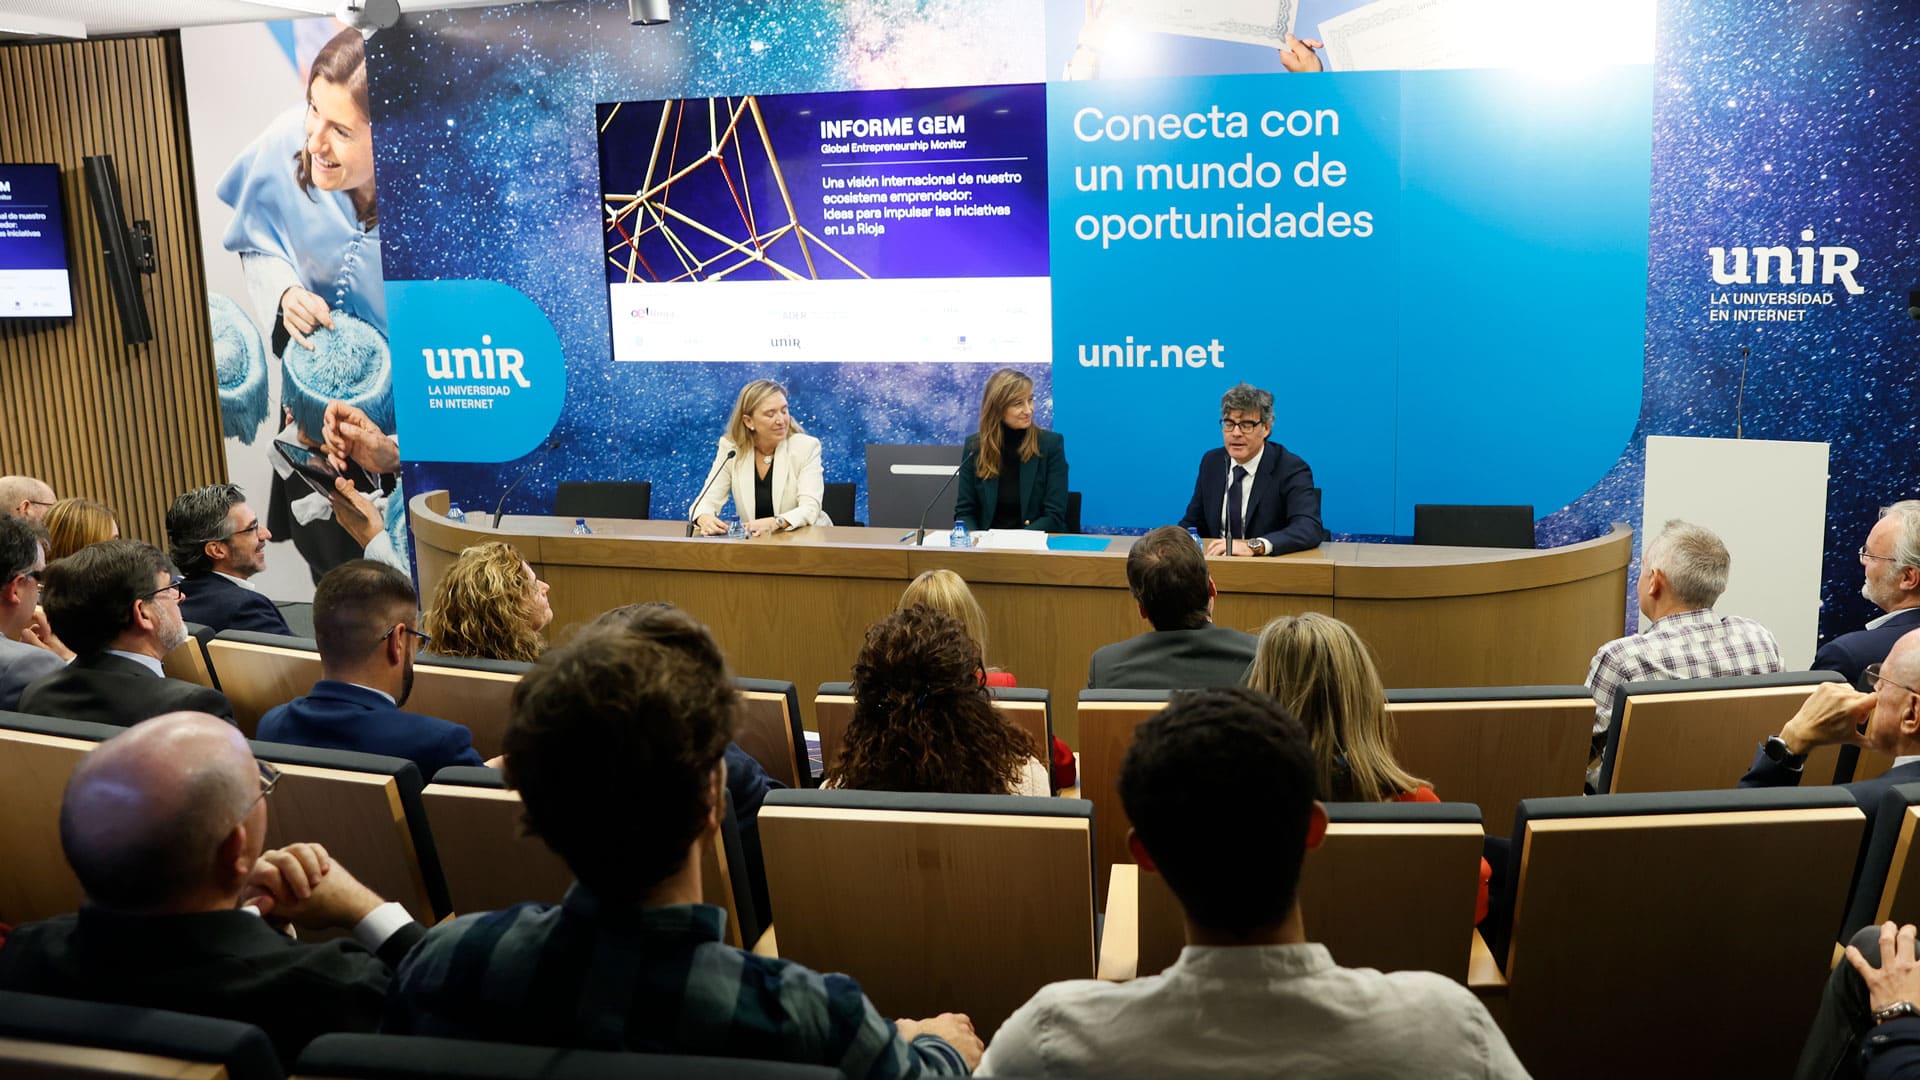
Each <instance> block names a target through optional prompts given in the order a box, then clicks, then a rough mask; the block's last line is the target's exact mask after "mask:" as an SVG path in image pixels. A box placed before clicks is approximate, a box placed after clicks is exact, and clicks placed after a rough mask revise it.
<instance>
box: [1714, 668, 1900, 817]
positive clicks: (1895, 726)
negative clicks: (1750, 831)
mask: <svg viewBox="0 0 1920 1080" xmlns="http://www.w3.org/2000/svg"><path fill="white" fill-rule="evenodd" d="M1860 677H1861V680H1862V681H1864V682H1866V683H1867V684H1868V685H1869V686H1871V687H1873V689H1872V690H1871V691H1868V692H1866V693H1862V692H1860V691H1858V690H1855V689H1854V688H1853V687H1851V686H1848V685H1847V684H1846V683H1821V684H1820V685H1818V686H1816V687H1814V688H1813V693H1812V694H1809V695H1808V696H1807V700H1806V703H1805V704H1803V705H1801V706H1800V710H1799V711H1798V712H1796V713H1794V714H1793V718H1792V719H1790V720H1788V721H1787V724H1786V726H1785V727H1783V728H1781V729H1780V734H1778V735H1773V736H1770V737H1768V739H1767V741H1766V742H1763V743H1761V744H1760V750H1759V752H1758V753H1756V754H1754V756H1753V767H1752V768H1750V769H1748V770H1747V775H1745V776H1743V777H1741V778H1740V786H1741V787H1797V786H1799V784H1800V772H1801V768H1802V767H1803V766H1804V765H1805V764H1806V762H1807V753H1808V752H1809V751H1811V750H1812V749H1814V748H1815V747H1817V746H1831V745H1835V744H1838V745H1840V746H1859V747H1863V748H1865V749H1869V750H1878V751H1880V752H1881V753H1883V754H1886V755H1887V756H1889V757H1891V758H1893V767H1892V768H1890V769H1888V770H1887V771H1886V772H1884V773H1881V774H1880V775H1879V776H1876V777H1874V778H1873V779H1871V780H1856V781H1854V782H1853V783H1851V784H1848V785H1846V788H1847V790H1848V791H1850V792H1852V793H1853V797H1854V799H1855V801H1857V802H1858V803H1859V804H1860V809H1861V810H1863V811H1865V812H1866V815H1867V832H1868V833H1869V834H1871V833H1872V832H1873V818H1874V811H1875V810H1877V809H1878V808H1879V806H1880V796H1882V795H1885V794H1886V793H1887V789H1888V788H1890V787H1892V786H1893V785H1895V784H1908V783H1912V782H1913V781H1915V780H1920V690H1916V689H1915V688H1916V687H1920V630H1912V631H1908V633H1907V634H1906V636H1904V637H1902V638H1901V639H1900V640H1899V641H1897V642H1894V645H1893V649H1892V650H1891V651H1890V652H1888V653H1887V659H1886V662H1885V663H1884V664H1869V665H1867V669H1866V671H1865V672H1863V673H1862V674H1861V676H1860ZM1818 782H1819V783H1823V784H1824V783H1826V782H1827V778H1824V777H1823V778H1819V780H1818Z"/></svg>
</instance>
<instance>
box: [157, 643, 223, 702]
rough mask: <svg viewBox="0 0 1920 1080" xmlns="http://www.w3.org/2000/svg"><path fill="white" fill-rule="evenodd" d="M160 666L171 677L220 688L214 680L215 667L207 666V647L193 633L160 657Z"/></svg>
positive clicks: (196, 684)
mask: <svg viewBox="0 0 1920 1080" xmlns="http://www.w3.org/2000/svg"><path fill="white" fill-rule="evenodd" d="M160 668H161V670H162V671H165V672H166V673H167V678H169V679H179V680H181V681H182V682H190V683H192V684H193V685H195V686H204V687H206V688H207V689H209V690H218V689H219V688H220V687H219V684H218V683H216V682H214V680H213V669H212V668H211V667H209V666H207V651H206V647H205V646H203V645H201V644H200V641H199V639H197V638H195V637H194V636H193V635H192V634H188V635H187V640H185V641H183V642H181V643H180V644H178V645H175V646H174V647H173V650H172V651H171V652H169V653H167V655H165V656H163V657H161V658H160Z"/></svg>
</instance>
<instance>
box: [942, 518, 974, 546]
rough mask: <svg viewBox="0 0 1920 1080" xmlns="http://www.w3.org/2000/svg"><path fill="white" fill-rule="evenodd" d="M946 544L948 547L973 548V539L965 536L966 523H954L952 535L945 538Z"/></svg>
mask: <svg viewBox="0 0 1920 1080" xmlns="http://www.w3.org/2000/svg"><path fill="white" fill-rule="evenodd" d="M947 544H948V546H950V547H972V546H973V537H971V536H968V535H967V523H966V522H964V521H956V522H954V523H953V533H952V534H951V535H950V536H948V537H947Z"/></svg>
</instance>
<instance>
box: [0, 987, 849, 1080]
mask: <svg viewBox="0 0 1920 1080" xmlns="http://www.w3.org/2000/svg"><path fill="white" fill-rule="evenodd" d="M293 1074H294V1075H295V1076H297V1077H302V1078H306V1080H441V1078H444V1080H508V1078H520V1077H530V1076H538V1077H545V1078H547V1080H602V1078H605V1080H679V1078H687V1080H709V1078H711V1080H835V1078H837V1077H839V1075H840V1074H839V1072H838V1071H836V1070H834V1069H831V1068H827V1067H825V1066H819V1065H793V1064H787V1063H783V1062H771V1061H748V1060H741V1059H736V1058H708V1057H695V1056H691V1055H679V1054H627V1053H609V1052H606V1051H597V1050H562V1049H554V1048H550V1047H544V1046H520V1045H514V1044H507V1043H488V1042H467V1041H463V1040H458V1039H430V1038H412V1037H406V1036H397V1035H353V1034H335V1035H323V1036H321V1037H320V1038H318V1039H315V1040H314V1041H313V1042H312V1043H311V1044H309V1045H308V1046H307V1048H306V1050H305V1051H304V1052H302V1053H301V1055H300V1060H299V1062H298V1063H297V1064H296V1065H295V1067H294V1069H293ZM14 1076H19V1077H27V1076H32V1077H48V1076H73V1077H81V1076H85V1077H101V1078H104V1077H129V1078H133V1077H169V1078H174V1080H283V1078H284V1077H285V1076H286V1072H285V1070H284V1069H283V1068H282V1067H281V1063H280V1061H279V1059H278V1058H277V1057H276V1056H275V1054H274V1050H273V1044H272V1043H271V1042H270V1041H269V1040H268V1039H267V1036H266V1035H265V1033H263V1032H262V1031H261V1030H260V1029H259V1028H257V1027H254V1026H253V1025H251V1024H242V1023H239V1022H237V1021H233V1020H215V1019H211V1018H209V1017H204V1016H194V1015H192V1014H190V1013H177V1012H169V1011H167V1010H164V1009H141V1008H133V1007H131V1006H126V1005H103V1004H99V1003H96V1002H88V1001H69V1000H66V999H64V998H53V997H42V996H40V995H37V994H20V993H13V992H10V991H0V1077H14Z"/></svg>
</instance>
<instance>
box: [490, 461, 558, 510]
mask: <svg viewBox="0 0 1920 1080" xmlns="http://www.w3.org/2000/svg"><path fill="white" fill-rule="evenodd" d="M559 445H560V440H559V439H554V440H552V441H551V442H549V443H547V445H545V446H543V447H541V448H540V452H539V453H538V454H535V455H534V457H533V460H532V461H529V462H527V467H526V468H524V469H521V470H520V475H519V476H516V477H514V478H513V483H511V484H508V485H507V490H505V491H503V492H501V493H500V501H499V502H497V503H494V504H493V527H494V528H496V529H498V528H499V527H500V519H501V518H502V517H504V516H506V512H507V510H506V507H507V496H509V495H511V494H513V490H514V489H515V488H517V487H519V486H520V483H521V481H523V480H525V479H526V478H527V474H529V473H531V472H533V468H534V466H536V465H538V464H540V463H541V462H542V461H545V460H547V455H548V454H550V453H552V452H553V448H554V447H556V446H559Z"/></svg>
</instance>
